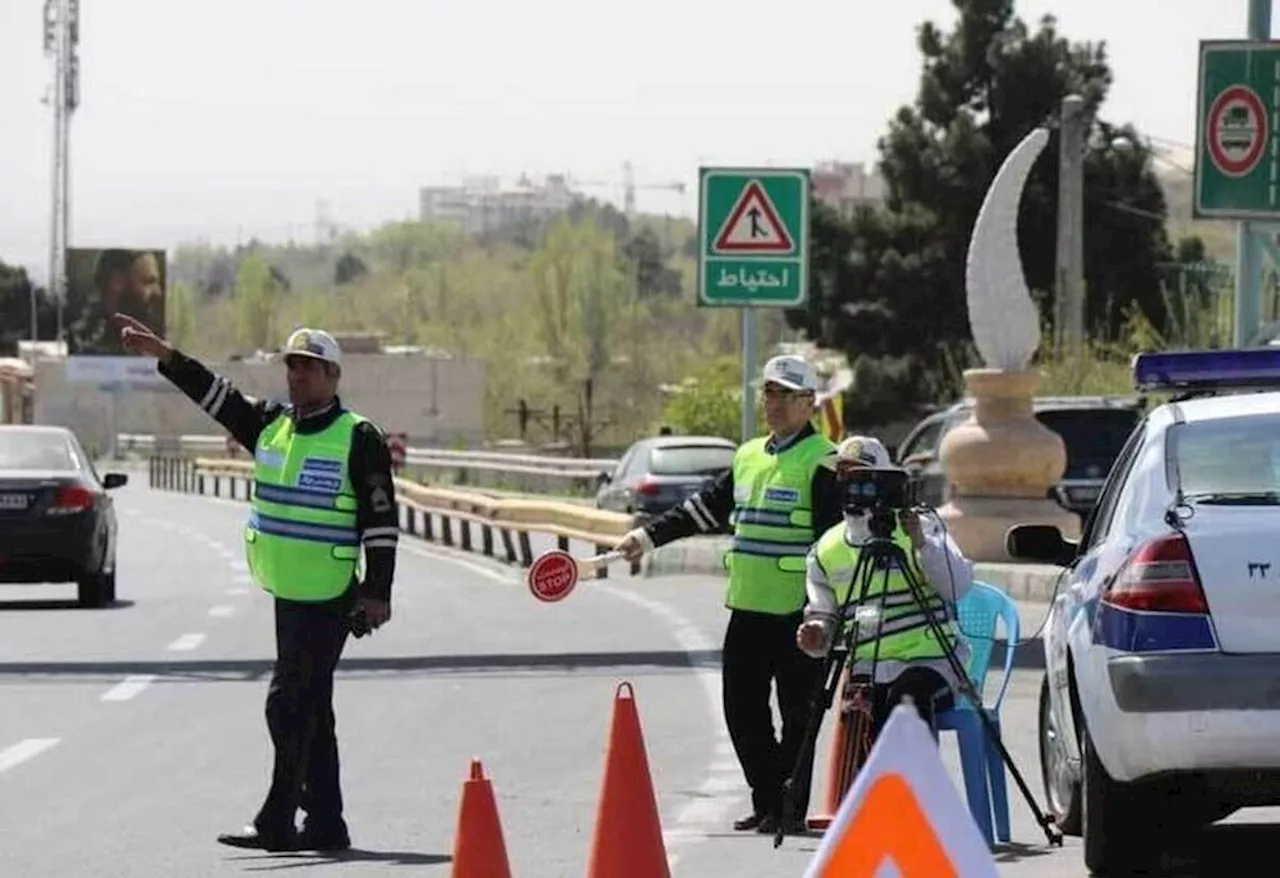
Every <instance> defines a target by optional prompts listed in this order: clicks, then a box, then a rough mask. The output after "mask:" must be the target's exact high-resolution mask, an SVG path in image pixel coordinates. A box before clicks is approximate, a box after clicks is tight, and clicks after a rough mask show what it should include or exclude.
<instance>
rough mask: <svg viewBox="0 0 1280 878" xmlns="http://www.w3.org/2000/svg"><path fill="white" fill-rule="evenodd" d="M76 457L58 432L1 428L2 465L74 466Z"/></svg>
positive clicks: (57, 468) (28, 466)
mask: <svg viewBox="0 0 1280 878" xmlns="http://www.w3.org/2000/svg"><path fill="white" fill-rule="evenodd" d="M76 468H77V467H76V461H75V458H74V457H72V455H71V447H70V446H69V445H68V444H67V440H66V437H64V436H62V435H61V434H59V433H44V432H27V431H22V432H18V431H14V432H6V431H2V430H0V469H29V470H72V469H76Z"/></svg>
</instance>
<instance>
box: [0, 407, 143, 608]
mask: <svg viewBox="0 0 1280 878" xmlns="http://www.w3.org/2000/svg"><path fill="white" fill-rule="evenodd" d="M128 478H129V477H128V476H126V475H124V474H123V473H107V474H105V475H104V476H103V477H102V478H101V479H99V478H98V473H97V472H96V471H95V470H94V467H93V462H92V461H91V460H90V459H89V456H88V455H87V454H85V451H84V448H83V447H81V445H80V443H79V441H78V440H77V439H76V437H75V434H74V433H72V432H71V431H70V430H68V429H66V428H65V427H53V426H30V425H3V426H0V582H5V583H31V582H74V583H76V585H77V591H78V597H79V601H80V604H81V605H82V606H91V607H99V606H103V605H105V604H109V603H111V602H112V601H114V600H115V597H116V513H115V504H114V502H113V501H112V499H111V496H110V495H109V494H108V493H107V491H109V490H111V489H112V488H118V487H120V486H121V485H123V484H125V483H126V482H127V481H128Z"/></svg>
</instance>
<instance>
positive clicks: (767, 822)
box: [756, 814, 809, 835]
mask: <svg viewBox="0 0 1280 878" xmlns="http://www.w3.org/2000/svg"><path fill="white" fill-rule="evenodd" d="M777 831H778V818H777V817H775V816H774V815H772V814H769V815H768V816H766V817H765V818H764V819H763V820H761V821H760V823H759V825H758V826H756V832H758V833H760V834H761V835H773V834H774V833H776V832H777ZM808 831H809V824H808V822H807V821H805V820H804V818H802V817H788V818H787V819H786V821H785V822H784V823H783V826H782V834H783V835H804V834H805V833H806V832H808Z"/></svg>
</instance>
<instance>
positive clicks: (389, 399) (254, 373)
mask: <svg viewBox="0 0 1280 878" xmlns="http://www.w3.org/2000/svg"><path fill="white" fill-rule="evenodd" d="M209 366H210V368H211V369H213V371H214V372H217V373H218V374H220V375H224V376H226V377H227V378H228V379H230V380H231V381H232V382H234V383H235V385H236V386H237V387H239V388H240V389H241V390H243V391H244V392H245V393H247V394H249V395H251V396H259V397H263V396H265V397H270V398H279V399H283V398H284V397H285V395H286V392H285V385H284V366H283V365H281V364H280V363H278V362H261V361H253V362H230V363H216V364H215V363H211V364H209ZM339 393H340V395H341V396H342V401H343V403H344V404H346V405H347V406H349V407H351V408H353V409H355V410H357V411H359V412H360V413H361V414H364V415H366V416H368V417H370V418H372V419H373V420H375V421H377V422H378V423H379V424H381V425H382V426H383V427H384V428H385V429H387V430H389V431H392V432H403V433H408V434H409V445H411V446H431V445H439V446H452V445H455V444H465V445H468V446H472V445H479V444H480V443H482V442H483V439H484V393H485V366H484V362H483V361H480V360H439V359H432V358H425V357H399V356H387V355H379V354H372V355H360V354H352V355H348V356H347V357H346V359H345V362H344V364H343V375H342V384H341V386H340V387H339ZM115 417H116V425H117V426H116V432H118V433H144V434H154V435H180V434H183V433H195V434H203V435H223V434H224V431H223V430H222V428H221V427H219V426H218V425H217V424H216V423H215V422H214V421H213V419H212V418H210V417H209V416H208V415H206V414H205V413H204V412H203V411H202V410H201V409H199V408H198V407H197V406H196V405H195V403H193V402H191V401H190V400H188V399H187V398H186V397H185V396H183V395H182V394H181V393H179V392H178V391H176V390H174V389H172V388H170V387H169V386H168V385H167V384H166V385H165V386H162V387H161V388H158V389H156V390H138V389H135V390H129V391H125V392H124V393H122V394H121V395H120V396H119V397H118V399H117V403H116V410H115ZM35 419H36V421H37V423H47V424H61V425H63V426H67V427H70V428H72V429H73V430H75V431H76V433H77V435H79V436H80V439H81V441H82V442H84V443H85V444H86V445H88V446H93V447H96V448H98V449H102V450H104V451H105V450H106V449H107V448H108V447H109V437H110V435H111V422H112V398H111V395H110V394H108V393H105V392H103V391H102V390H100V389H99V388H98V387H97V386H95V385H92V384H70V383H68V382H67V381H66V380H65V366H64V364H63V362H62V361H59V360H41V361H38V362H37V364H36V410H35Z"/></svg>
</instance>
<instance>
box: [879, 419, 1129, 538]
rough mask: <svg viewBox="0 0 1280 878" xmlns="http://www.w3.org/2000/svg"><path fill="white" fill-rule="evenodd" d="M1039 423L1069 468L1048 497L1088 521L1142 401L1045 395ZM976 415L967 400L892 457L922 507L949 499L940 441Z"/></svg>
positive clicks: (923, 427) (922, 428) (910, 437)
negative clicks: (1061, 447)
mask: <svg viewBox="0 0 1280 878" xmlns="http://www.w3.org/2000/svg"><path fill="white" fill-rule="evenodd" d="M1032 409H1033V411H1034V412H1035V416H1036V420H1038V421H1039V422H1040V423H1041V424H1043V425H1044V426H1046V427H1048V428H1049V429H1050V430H1053V431H1054V432H1055V433H1057V434H1058V435H1059V436H1061V437H1062V441H1063V443H1064V444H1065V445H1066V447H1067V468H1066V471H1065V472H1064V473H1063V475H1062V478H1061V479H1060V480H1059V481H1058V483H1057V484H1056V485H1054V486H1053V487H1052V488H1050V490H1049V496H1050V497H1051V498H1053V499H1054V500H1056V501H1057V502H1058V503H1060V504H1061V505H1062V506H1063V507H1065V508H1067V509H1070V510H1071V511H1072V512H1075V513H1076V514H1077V515H1079V516H1080V517H1081V519H1084V518H1087V517H1088V515H1089V513H1090V512H1091V511H1092V510H1093V506H1094V503H1096V502H1097V499H1098V494H1099V493H1100V492H1101V491H1102V483H1103V481H1104V480H1105V479H1106V477H1107V473H1108V472H1110V471H1111V464H1112V463H1113V462H1114V461H1115V459H1116V455H1118V454H1119V453H1120V449H1121V448H1122V447H1123V446H1124V442H1125V440H1126V439H1128V438H1129V434H1130V433H1131V432H1133V428H1134V427H1136V426H1137V425H1138V423H1139V422H1140V421H1141V420H1142V414H1143V411H1144V409H1143V403H1142V400H1141V399H1135V398H1130V397H1106V396H1042V397H1036V398H1035V400H1033V403H1032ZM972 410H973V401H972V400H970V399H965V400H963V401H961V402H958V403H955V404H954V405H952V406H950V407H949V408H947V409H944V410H943V411H940V412H935V413H934V414H932V415H929V417H927V418H925V419H924V420H923V421H921V422H920V423H918V424H916V426H915V427H913V428H912V429H911V432H910V433H908V434H907V437H906V438H905V439H903V440H902V443H901V444H900V445H899V446H898V448H897V451H896V453H895V454H894V458H895V459H896V460H897V461H898V463H899V464H900V465H902V466H903V467H905V468H906V469H907V470H909V471H910V472H911V474H912V476H913V477H914V479H915V481H916V486H917V491H918V496H919V499H920V502H922V503H927V504H929V505H930V506H941V505H943V504H944V503H946V502H947V499H948V497H949V493H950V491H949V485H948V484H947V477H946V475H945V474H944V473H943V471H942V461H941V460H940V459H939V457H938V450H939V448H941V447H942V437H943V436H945V435H946V434H947V433H948V432H949V431H950V430H951V429H953V428H954V427H956V426H958V425H959V424H961V423H963V422H964V421H965V419H966V418H968V417H969V414H970V412H971V411H972Z"/></svg>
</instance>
